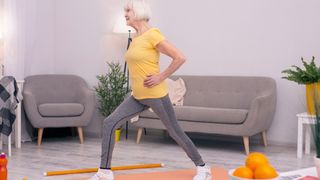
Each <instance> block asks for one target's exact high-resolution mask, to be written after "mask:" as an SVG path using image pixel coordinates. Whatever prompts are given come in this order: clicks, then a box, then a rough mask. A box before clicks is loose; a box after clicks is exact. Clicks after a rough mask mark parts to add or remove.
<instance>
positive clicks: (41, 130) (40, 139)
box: [38, 128, 43, 146]
mask: <svg viewBox="0 0 320 180" xmlns="http://www.w3.org/2000/svg"><path fill="white" fill-rule="evenodd" d="M42 135H43V128H39V129H38V146H40V145H41V141H42Z"/></svg>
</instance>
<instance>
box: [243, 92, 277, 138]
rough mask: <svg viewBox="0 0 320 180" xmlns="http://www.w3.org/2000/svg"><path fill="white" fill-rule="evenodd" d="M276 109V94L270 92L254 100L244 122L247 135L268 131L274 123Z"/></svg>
mask: <svg viewBox="0 0 320 180" xmlns="http://www.w3.org/2000/svg"><path fill="white" fill-rule="evenodd" d="M275 109H276V92H275V91H273V92H270V93H267V94H264V95H260V96H257V97H256V98H254V99H253V101H252V103H251V105H250V109H249V112H248V116H247V118H246V120H245V122H244V124H243V125H244V128H245V129H246V130H247V135H248V136H251V135H254V134H257V133H260V132H262V131H265V130H267V129H268V128H269V127H270V126H271V123H272V121H273V117H274V114H275Z"/></svg>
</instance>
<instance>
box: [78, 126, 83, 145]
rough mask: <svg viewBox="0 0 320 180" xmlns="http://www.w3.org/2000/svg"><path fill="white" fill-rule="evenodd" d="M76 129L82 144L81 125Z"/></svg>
mask: <svg viewBox="0 0 320 180" xmlns="http://www.w3.org/2000/svg"><path fill="white" fill-rule="evenodd" d="M77 129H78V135H79V139H80V144H83V131H82V127H77Z"/></svg>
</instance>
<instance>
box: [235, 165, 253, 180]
mask: <svg viewBox="0 0 320 180" xmlns="http://www.w3.org/2000/svg"><path fill="white" fill-rule="evenodd" d="M232 175H234V176H236V177H241V178H248V179H252V178H253V171H252V170H251V169H250V168H248V167H246V166H240V167H238V168H237V169H236V170H235V171H234V172H233V173H232Z"/></svg>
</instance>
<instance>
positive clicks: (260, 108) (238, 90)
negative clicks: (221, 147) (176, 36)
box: [133, 76, 276, 154]
mask: <svg viewBox="0 0 320 180" xmlns="http://www.w3.org/2000/svg"><path fill="white" fill-rule="evenodd" d="M178 77H181V78H182V79H183V80H184V81H185V85H186V89H187V92H186V95H185V97H184V104H183V106H175V107H174V109H175V112H176V116H177V119H178V122H179V124H180V125H181V127H182V128H183V129H184V130H185V131H186V132H201V133H210V134H221V135H231V136H242V137H243V141H244V146H245V152H246V154H249V137H250V136H252V135H255V134H258V133H261V135H262V138H263V143H264V145H265V146H267V141H266V131H267V130H268V128H269V127H270V125H271V123H272V120H273V116H274V113H275V109H276V83H275V81H274V80H273V79H272V78H269V77H241V76H173V77H172V79H177V78H178ZM133 125H134V126H136V127H139V130H138V136H137V143H139V141H140V138H141V134H142V130H143V128H155V129H165V127H164V126H163V125H162V123H161V121H160V120H159V118H158V117H157V115H156V114H155V113H153V112H151V111H149V110H146V111H144V112H142V113H141V114H140V116H139V120H138V121H136V122H134V123H133Z"/></svg>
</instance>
